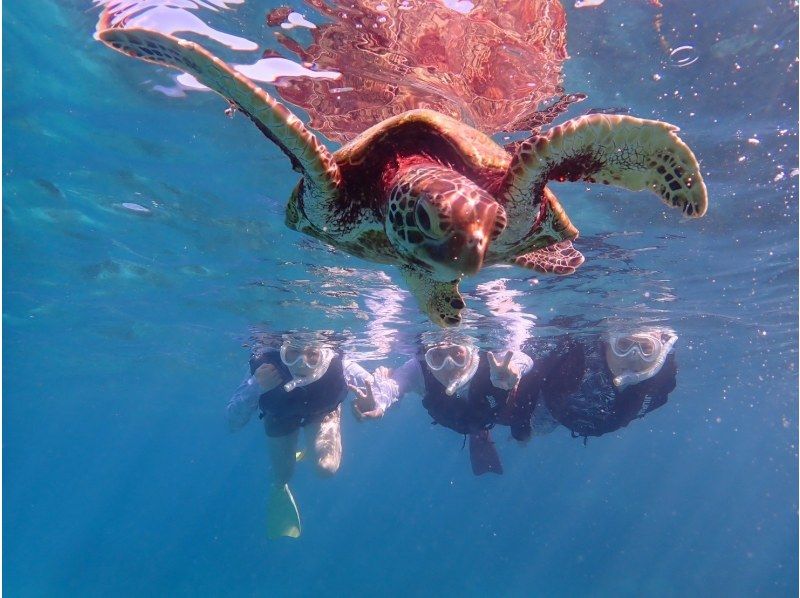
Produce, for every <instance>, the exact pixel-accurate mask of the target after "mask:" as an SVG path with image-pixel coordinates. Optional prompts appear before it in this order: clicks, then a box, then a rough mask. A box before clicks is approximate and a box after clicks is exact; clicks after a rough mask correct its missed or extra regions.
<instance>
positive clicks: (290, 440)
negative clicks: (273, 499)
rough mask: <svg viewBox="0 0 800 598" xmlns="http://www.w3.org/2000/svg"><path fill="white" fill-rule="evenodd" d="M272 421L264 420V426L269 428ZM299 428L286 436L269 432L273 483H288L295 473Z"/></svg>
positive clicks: (268, 444)
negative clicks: (272, 434)
mask: <svg viewBox="0 0 800 598" xmlns="http://www.w3.org/2000/svg"><path fill="white" fill-rule="evenodd" d="M269 426H270V422H269V421H267V420H266V418H265V420H264V428H265V429H267V430H269ZM298 434H299V430H294V431H292V432H289V433H288V434H285V435H284V436H270V435H269V432H267V451H268V452H269V459H270V462H271V463H272V485H273V486H283V485H284V484H288V483H289V480H291V479H292V475H293V474H294V464H295V460H296V459H295V455H296V454H297V440H298Z"/></svg>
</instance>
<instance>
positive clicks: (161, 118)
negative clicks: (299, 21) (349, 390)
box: [3, 0, 798, 596]
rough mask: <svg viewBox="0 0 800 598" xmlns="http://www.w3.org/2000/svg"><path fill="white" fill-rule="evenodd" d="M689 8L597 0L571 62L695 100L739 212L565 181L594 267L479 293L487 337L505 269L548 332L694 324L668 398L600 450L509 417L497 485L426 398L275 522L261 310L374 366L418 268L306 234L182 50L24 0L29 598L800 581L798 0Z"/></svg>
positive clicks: (566, 197)
mask: <svg viewBox="0 0 800 598" xmlns="http://www.w3.org/2000/svg"><path fill="white" fill-rule="evenodd" d="M665 4H666V6H665V7H664V8H663V10H659V11H657V10H656V9H655V8H654V7H653V6H652V5H651V4H649V3H646V2H627V3H619V2H611V1H609V2H606V3H605V4H604V5H602V6H600V7H598V8H596V9H575V8H573V7H572V5H571V3H570V4H569V5H567V6H566V8H567V16H568V49H569V53H570V56H571V58H570V60H568V61H567V63H566V66H565V86H566V88H567V90H568V91H576V92H584V93H587V94H588V95H589V100H587V102H588V103H589V104H590V105H591V107H598V108H609V107H625V108H627V109H630V112H631V114H635V115H638V116H642V117H651V118H660V119H663V120H666V121H670V122H674V123H676V124H678V125H680V126H681V129H682V133H681V135H682V137H683V138H684V139H685V140H686V141H687V142H688V143H689V144H690V145H691V146H692V148H693V149H694V151H695V153H696V154H697V155H698V156H699V157H700V159H701V162H702V165H703V172H704V175H705V178H706V182H707V184H708V189H709V197H710V208H709V211H708V214H707V215H706V217H705V218H704V219H702V220H697V221H694V220H693V221H687V220H683V219H681V218H680V217H679V215H676V214H675V213H673V212H671V211H668V210H667V209H666V208H665V207H663V206H661V205H660V204H659V203H658V202H657V200H655V199H654V198H653V197H651V196H647V195H646V194H634V193H627V192H623V191H620V190H615V189H604V188H603V189H601V188H598V187H592V188H591V189H587V187H585V186H583V185H578V184H569V185H566V184H565V185H555V186H554V188H555V189H556V192H557V193H558V194H559V198H560V199H561V202H562V204H563V205H564V206H565V207H566V209H567V210H568V212H569V213H570V215H571V218H572V220H573V221H574V222H575V223H576V224H577V225H578V227H579V228H580V229H581V239H580V240H579V243H578V247H579V248H580V249H581V251H583V252H584V253H585V254H586V257H587V261H586V264H585V265H584V266H583V267H582V268H581V269H580V270H579V271H578V273H576V274H575V275H573V276H571V277H568V278H546V277H541V278H539V279H537V280H533V279H532V278H533V277H531V275H530V273H528V272H524V271H521V270H511V269H500V268H493V269H486V270H484V271H483V272H482V273H481V274H480V276H478V277H477V278H476V279H475V280H471V281H469V282H468V283H467V284H465V285H464V290H465V291H466V294H467V295H468V296H469V304H470V308H472V310H473V312H474V314H473V316H472V318H473V319H474V320H475V321H476V322H477V324H475V327H476V330H478V332H479V333H480V335H481V338H482V339H483V340H484V341H485V342H486V343H487V344H490V342H491V340H492V334H493V330H494V329H495V325H494V324H493V322H494V320H493V317H492V315H491V313H490V311H489V308H488V307H487V304H488V303H489V301H487V299H491V296H492V292H491V291H487V290H486V289H487V288H488V286H487V285H488V284H489V283H490V282H491V281H493V280H496V279H502V287H503V290H504V292H505V293H507V294H509V296H513V298H514V301H515V302H516V304H517V306H518V307H519V308H520V309H521V311H522V312H523V313H524V314H526V315H527V316H526V318H527V320H529V321H532V322H534V324H535V326H534V327H533V330H534V331H533V332H532V334H539V333H540V332H541V333H542V334H544V333H545V332H546V331H547V330H548V329H549V328H551V327H552V326H551V323H552V322H553V321H554V320H555V319H556V318H557V317H563V316H566V317H568V318H569V319H570V320H569V321H573V322H577V324H575V326H581V325H585V326H593V325H596V323H597V322H600V321H601V320H603V319H606V318H611V319H617V320H626V319H631V320H636V321H658V322H662V323H665V324H667V325H669V326H671V327H672V328H674V329H675V330H676V331H677V333H678V335H679V337H680V339H679V341H678V344H677V345H676V356H677V360H678V362H679V372H678V384H677V388H676V390H675V391H674V392H673V393H672V394H671V395H670V400H669V402H668V403H667V404H666V405H665V406H663V407H661V408H660V409H658V410H657V411H654V412H653V413H651V414H648V415H647V416H646V417H645V418H643V419H641V420H638V421H635V422H633V423H632V424H631V425H630V426H628V427H626V428H623V429H621V430H620V431H618V432H615V433H613V434H609V435H607V436H603V437H601V438H597V439H590V440H589V442H588V444H587V445H586V446H584V444H583V442H581V441H580V440H578V439H573V438H571V437H570V434H569V433H568V432H567V431H566V430H564V429H560V430H557V431H555V432H553V433H552V434H549V435H547V436H543V437H536V438H534V439H533V440H532V441H531V442H530V443H529V444H528V445H526V446H523V447H520V446H518V445H517V444H516V443H514V442H512V441H508V442H507V441H506V434H505V433H502V434H497V436H496V438H497V441H498V446H499V448H500V450H501V452H502V454H503V460H504V466H505V474H504V475H503V476H482V477H474V476H473V475H472V473H471V472H470V470H469V466H468V459H467V457H466V452H465V451H464V450H462V439H461V437H459V436H458V435H456V434H454V433H452V432H450V431H447V430H444V429H441V428H440V427H432V426H431V425H430V418H429V416H428V415H427V414H426V413H425V412H424V410H423V409H422V407H421V405H420V404H419V402H418V401H417V400H415V399H410V400H407V401H405V402H404V403H403V404H401V405H400V406H399V407H398V408H397V409H396V410H395V411H394V412H393V413H391V414H389V415H387V417H386V418H384V419H383V420H381V421H379V422H377V423H373V424H361V425H359V424H358V423H356V422H355V421H354V420H353V419H352V418H350V417H349V415H348V417H346V418H345V420H344V423H343V428H344V429H343V436H344V459H343V466H342V469H341V471H340V472H339V473H338V475H337V476H336V477H334V478H332V479H329V480H320V479H318V478H317V477H316V476H315V475H314V474H313V471H312V468H311V467H310V466H308V464H302V463H301V466H300V467H299V468H298V472H297V475H296V477H295V480H294V481H293V489H294V493H295V496H296V497H297V500H298V503H299V505H300V508H301V512H302V516H303V522H304V530H303V535H302V537H301V538H300V539H299V540H295V541H292V540H286V541H268V540H267V539H266V536H265V532H264V521H265V508H266V492H267V485H268V480H269V478H268V465H267V463H268V461H267V455H266V448H265V441H264V434H263V431H262V429H261V428H260V426H259V425H257V424H254V423H253V424H251V425H250V426H247V427H246V428H245V429H244V430H242V431H241V432H239V433H237V434H230V433H229V432H228V430H227V427H226V424H225V416H224V407H225V403H226V401H227V399H228V397H229V396H230V394H231V392H232V391H233V389H234V388H235V387H236V386H237V384H238V383H239V382H240V381H241V379H242V377H243V376H244V373H245V367H246V361H247V357H248V355H249V353H248V351H249V341H250V337H251V334H252V331H253V330H280V329H285V328H287V327H298V328H309V329H315V328H326V329H333V330H336V331H337V332H339V333H340V334H342V335H343V336H346V337H347V338H348V339H349V342H350V343H351V345H352V350H353V351H360V352H361V353H362V354H363V355H364V361H363V363H364V364H365V365H367V366H368V367H370V368H372V367H375V366H377V365H379V364H383V363H386V364H390V365H397V364H399V363H401V362H402V361H403V359H404V356H403V355H402V354H401V353H402V351H401V349H400V347H401V346H402V344H403V342H404V341H403V339H404V338H408V335H409V334H411V333H413V332H421V331H424V330H427V329H428V328H429V326H428V324H426V322H425V319H424V317H423V316H422V315H421V313H420V312H419V311H418V309H417V308H416V305H415V304H414V302H413V299H412V298H411V297H410V296H409V295H408V294H407V293H405V292H404V291H403V290H402V284H401V282H400V280H399V278H398V276H397V272H396V271H394V270H392V269H390V268H389V269H386V270H385V273H383V271H382V270H381V269H379V268H378V267H377V266H375V265H373V264H369V263H367V262H364V261H360V260H358V259H356V258H352V257H349V256H347V255H345V254H342V253H339V252H336V251H332V250H330V249H328V248H326V247H325V246H323V245H321V244H319V243H317V242H315V241H311V240H309V239H307V238H305V237H303V236H301V235H299V234H297V233H294V232H292V231H289V230H287V229H286V228H285V227H284V225H283V206H284V203H285V200H286V198H287V197H288V195H289V193H290V191H291V189H292V187H293V185H294V183H295V179H294V176H289V175H290V174H291V172H290V170H289V168H288V165H287V164H286V162H285V159H284V157H283V156H282V155H281V154H280V152H279V151H278V150H277V149H276V148H275V147H273V146H271V145H270V144H268V143H267V142H265V141H264V140H263V138H262V137H261V136H260V134H259V133H258V131H256V130H255V129H254V128H253V127H252V126H251V125H250V123H249V122H247V121H246V119H244V118H241V117H240V116H237V117H235V118H233V119H230V120H229V119H227V118H226V117H225V116H224V115H223V110H224V108H225V106H224V103H222V102H221V101H220V100H219V99H218V98H216V97H211V96H210V95H209V94H199V93H195V94H189V95H188V96H187V97H186V98H182V99H171V98H167V97H165V96H164V95H162V94H160V93H157V92H155V91H153V86H154V85H155V84H159V83H166V82H168V81H169V77H168V76H167V74H166V73H164V72H163V71H159V70H158V69H156V68H154V67H153V66H152V65H147V64H141V63H136V62H134V61H132V60H129V59H126V58H124V57H122V56H120V55H117V54H115V53H112V52H110V51H109V50H107V49H106V48H104V47H103V46H101V45H100V44H99V43H97V42H96V41H94V40H93V39H92V33H93V28H94V23H95V21H96V19H97V14H98V9H97V8H96V7H93V6H92V5H91V3H90V2H88V0H82V1H79V0H72V1H66V0H65V1H62V2H54V1H51V0H42V1H41V2H35V3H33V2H29V3H21V2H16V3H11V2H7V3H5V5H4V9H5V11H4V12H5V14H4V20H3V34H4V42H3V44H4V47H3V49H4V50H5V62H4V64H3V83H4V94H3V124H4V132H5V135H4V138H3V157H4V162H3V224H4V229H3V231H4V234H3V255H4V269H3V282H4V285H3V302H4V303H3V323H4V337H3V349H4V352H3V369H4V377H3V391H4V392H3V397H4V401H3V440H4V443H3V466H4V467H3V471H4V485H3V499H4V500H3V505H4V510H3V548H4V554H3V557H4V558H3V589H4V590H5V591H6V592H7V595H9V596H73V595H75V596H94V595H98V596H100V595H102V596H109V595H110V596H141V595H143V594H145V593H150V594H154V595H165V596H183V595H210V596H239V595H269V596H284V595H286V596H294V595H297V596H304V595H312V594H323V595H330V596H353V595H354V596H361V595H388V596H406V595H413V596H431V595H457V594H458V595H467V596H473V595H501V596H527V595H541V596H558V595H592V596H606V595H608V596H611V595H613V596H641V595H648V596H649V595H652V596H678V595H680V596H687V595H688V596H701V595H702V596H709V595H710V596H721V595H726V596H752V595H764V596H793V595H796V594H797V591H798V582H797V579H798V568H797V562H798V549H797V542H798V534H797V509H798V504H797V425H798V422H797V411H798V404H797V321H798V312H797V300H798V295H797V224H798V221H797V181H798V178H797V171H796V168H797V162H798V156H797V133H798V131H797V129H798V127H797V120H798V116H797V82H798V75H797V55H798V48H797V31H798V27H797V7H796V3H791V2H786V1H781V2H766V1H764V0H758V1H754V2H723V1H720V0H716V1H713V2H708V3H704V4H702V5H701V4H700V3H693V2H684V1H675V2H665ZM268 8H271V7H265V6H264V5H257V4H255V3H248V4H246V5H244V6H242V7H239V8H237V10H236V11H233V12H230V11H228V12H224V13H222V14H217V15H213V17H214V18H216V19H222V20H223V22H224V21H225V19H227V23H228V27H227V29H226V30H227V31H235V29H236V27H237V26H238V25H242V24H244V23H250V24H251V25H250V27H254V25H252V24H253V23H258V24H259V26H260V23H261V21H262V20H263V14H264V12H265V11H266V10H267V9H268ZM296 8H297V9H298V10H302V9H301V8H300V5H299V3H297V6H296ZM656 12H659V13H661V14H662V16H661V19H660V20H661V22H660V31H661V35H664V36H667V37H668V38H669V44H670V45H671V46H672V47H679V46H681V45H686V46H691V47H692V50H691V51H692V52H693V53H694V54H695V55H696V56H697V61H696V62H693V63H692V64H689V65H680V64H678V62H679V61H680V60H683V58H682V57H677V58H676V57H675V56H673V57H670V56H669V55H668V53H665V51H664V48H663V47H662V45H661V43H660V41H659V35H658V33H657V32H656V31H655V29H654V18H655V14H656ZM242 26H244V25H242ZM579 108H580V110H583V109H584V105H580V106H579ZM580 110H579V109H578V108H576V109H575V110H574V111H572V112H570V113H569V114H568V115H567V116H574V115H575V114H578V113H580ZM750 140H755V141H750ZM125 202H132V203H137V204H139V205H142V206H145V207H147V208H148V209H149V211H150V213H149V214H148V215H142V214H140V213H135V212H131V211H130V210H126V209H124V208H122V207H121V204H122V203H125ZM376 305H379V306H382V308H383V310H381V309H379V308H376ZM389 307H391V310H390V311H391V313H389V314H388V315H387V314H386V313H385V312H386V310H387V309H388V308H389ZM381 316H383V317H381ZM534 317H535V318H536V319H535V320H534ZM409 331H411V332H409ZM370 358H371V359H370ZM487 478H488V479H487Z"/></svg>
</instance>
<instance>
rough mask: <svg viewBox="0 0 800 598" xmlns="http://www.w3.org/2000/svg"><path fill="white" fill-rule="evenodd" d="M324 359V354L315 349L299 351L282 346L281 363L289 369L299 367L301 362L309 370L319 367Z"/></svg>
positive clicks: (309, 348)
mask: <svg viewBox="0 0 800 598" xmlns="http://www.w3.org/2000/svg"><path fill="white" fill-rule="evenodd" d="M321 359H322V352H321V351H320V350H319V349H316V348H314V347H307V348H305V349H297V348H296V347H292V346H291V345H282V346H281V361H282V362H283V363H284V365H286V366H287V367H291V366H293V365H297V364H298V363H299V362H300V361H302V362H303V365H305V366H306V367H309V368H313V367H317V366H318V365H319V363H320V360H321Z"/></svg>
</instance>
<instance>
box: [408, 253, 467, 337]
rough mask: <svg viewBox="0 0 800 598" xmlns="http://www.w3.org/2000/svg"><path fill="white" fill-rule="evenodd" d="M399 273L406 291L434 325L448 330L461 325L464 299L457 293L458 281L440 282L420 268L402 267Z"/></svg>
mask: <svg viewBox="0 0 800 598" xmlns="http://www.w3.org/2000/svg"><path fill="white" fill-rule="evenodd" d="M400 272H402V274H403V278H405V281H406V284H408V289H409V290H410V291H411V293H412V294H413V295H414V297H416V298H417V301H418V302H419V305H420V307H421V308H422V310H423V311H424V312H425V313H427V314H428V316H429V317H430V319H431V321H432V322H433V323H434V324H438V325H439V326H443V327H445V328H449V327H452V326H458V325H459V324H460V323H461V310H462V309H464V299H463V298H462V297H461V293H459V292H458V280H451V281H450V282H440V281H438V280H434V279H433V277H431V275H430V274H429V273H427V272H425V271H424V270H422V269H420V268H414V267H413V266H402V267H401V268H400Z"/></svg>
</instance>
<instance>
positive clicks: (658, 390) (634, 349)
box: [532, 327, 678, 442]
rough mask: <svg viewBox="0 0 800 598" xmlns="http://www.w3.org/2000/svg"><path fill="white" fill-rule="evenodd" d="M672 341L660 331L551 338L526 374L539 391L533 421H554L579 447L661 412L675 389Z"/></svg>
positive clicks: (669, 333)
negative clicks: (544, 352)
mask: <svg viewBox="0 0 800 598" xmlns="http://www.w3.org/2000/svg"><path fill="white" fill-rule="evenodd" d="M677 339H678V337H677V335H676V334H675V332H674V331H673V330H671V329H669V328H665V327H648V328H641V329H639V330H637V331H636V332H632V333H631V332H608V333H605V334H602V335H595V336H590V337H578V336H564V337H557V338H556V339H555V340H554V342H553V343H552V345H551V347H550V350H549V351H548V354H547V355H542V356H541V357H540V358H537V360H536V368H535V372H532V376H534V377H535V378H537V379H538V384H539V388H540V390H541V395H540V398H539V401H538V404H537V405H536V408H535V411H534V420H536V419H537V418H539V419H541V420H544V421H547V420H554V421H556V422H558V423H559V424H561V425H563V426H565V427H566V428H568V429H569V430H570V431H571V433H572V435H573V436H575V437H581V438H583V439H584V442H585V441H586V439H587V438H588V437H589V436H602V435H603V434H608V433H610V432H614V431H616V430H618V429H620V428H622V427H624V426H627V425H628V424H629V423H630V422H631V421H633V420H634V419H637V418H640V417H643V416H645V415H646V414H647V413H650V412H651V411H653V410H654V409H657V408H659V407H661V406H662V405H664V404H665V403H666V402H667V398H668V396H669V394H670V393H671V392H672V391H673V390H674V389H675V385H676V375H677V371H678V370H677V364H676V362H675V354H674V352H673V346H674V344H675V341H676V340H677ZM536 427H537V426H536V425H535V424H534V428H536Z"/></svg>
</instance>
